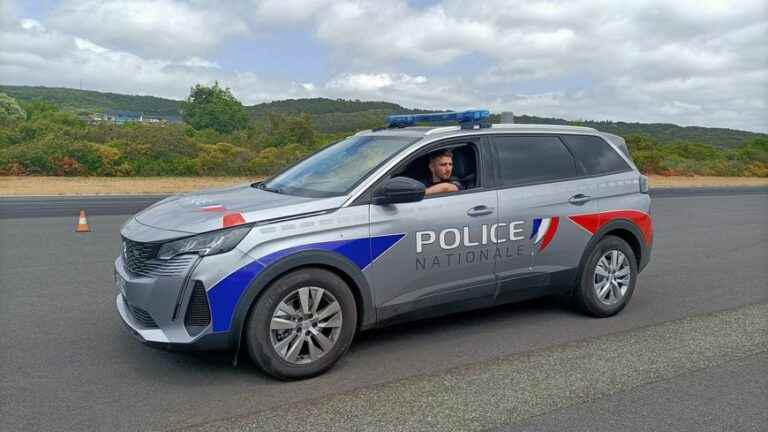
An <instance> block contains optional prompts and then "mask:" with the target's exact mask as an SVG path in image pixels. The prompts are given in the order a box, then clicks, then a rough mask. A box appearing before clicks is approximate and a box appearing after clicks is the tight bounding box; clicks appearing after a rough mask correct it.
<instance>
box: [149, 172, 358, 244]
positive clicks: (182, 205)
mask: <svg viewBox="0 0 768 432" xmlns="http://www.w3.org/2000/svg"><path fill="white" fill-rule="evenodd" d="M344 199H345V198H344V197H332V198H306V197H299V196H293V195H284V194H278V193H274V192H268V191H265V190H262V189H258V188H254V187H252V186H251V185H250V184H243V185H239V186H235V187H230V188H224V189H210V190H204V191H200V192H195V193H188V194H182V195H175V196H172V197H168V198H166V199H164V200H162V201H160V202H158V203H156V204H154V205H152V206H150V207H148V208H147V209H145V210H143V211H141V212H140V213H138V214H137V215H136V216H135V217H134V220H135V221H136V222H138V223H140V224H141V225H144V226H147V227H151V228H155V229H158V230H163V231H172V232H175V233H176V234H177V236H178V235H185V234H198V233H202V232H207V231H213V230H216V229H221V228H224V227H225V224H224V218H225V216H227V215H232V214H240V215H241V216H242V219H240V218H238V217H236V218H235V219H239V220H240V221H241V223H251V222H260V221H264V220H268V219H275V218H284V217H291V216H295V215H300V214H304V213H312V212H317V211H323V210H331V209H335V208H338V207H340V206H341V204H342V203H343V202H344ZM156 234H158V233H156ZM169 234H170V233H169ZM142 237H145V236H142ZM136 240H138V239H136ZM142 241H150V240H147V239H144V240H142Z"/></svg>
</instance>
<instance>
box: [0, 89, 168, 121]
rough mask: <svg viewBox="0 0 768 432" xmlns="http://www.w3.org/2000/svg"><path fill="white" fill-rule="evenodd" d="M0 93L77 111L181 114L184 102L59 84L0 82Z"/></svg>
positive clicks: (24, 100)
mask: <svg viewBox="0 0 768 432" xmlns="http://www.w3.org/2000/svg"><path fill="white" fill-rule="evenodd" d="M0 93H5V94H7V95H8V96H11V97H13V98H15V99H16V100H18V101H21V102H35V101H40V102H47V103H50V104H53V105H56V106H58V107H59V108H61V109H63V110H65V111H71V112H74V113H76V114H88V113H93V112H99V113H101V112H104V111H106V110H113V111H134V112H142V113H144V114H146V115H156V116H164V117H172V118H178V117H179V107H180V106H181V101H176V100H172V99H164V98H159V97H155V96H133V95H124V94H117V93H102V92H97V91H91V90H76V89H70V88H60V87H26V86H4V85H0Z"/></svg>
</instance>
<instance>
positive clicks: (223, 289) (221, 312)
mask: <svg viewBox="0 0 768 432" xmlns="http://www.w3.org/2000/svg"><path fill="white" fill-rule="evenodd" d="M262 270H264V266H263V265H261V263H260V262H258V261H254V262H252V263H250V264H248V265H246V266H243V267H241V268H240V269H239V270H237V271H236V272H234V273H232V274H231V275H229V276H227V277H225V278H224V279H222V280H221V281H220V282H219V283H217V284H216V286H214V287H213V288H211V290H210V291H208V300H209V302H210V304H211V319H212V320H213V331H215V332H220V331H226V330H229V327H230V326H231V324H232V314H233V313H234V311H235V306H237V302H238V300H240V296H241V295H242V294H243V291H245V289H246V288H247V287H248V285H250V283H251V281H252V280H253V278H255V277H256V275H258V274H259V273H261V271H262Z"/></svg>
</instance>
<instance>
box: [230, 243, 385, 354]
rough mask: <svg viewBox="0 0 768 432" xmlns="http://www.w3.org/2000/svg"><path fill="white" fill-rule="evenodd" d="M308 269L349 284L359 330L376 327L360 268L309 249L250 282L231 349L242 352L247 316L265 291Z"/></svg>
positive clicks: (239, 306)
mask: <svg viewBox="0 0 768 432" xmlns="http://www.w3.org/2000/svg"><path fill="white" fill-rule="evenodd" d="M309 267H312V268H321V269H324V270H327V271H330V272H332V273H334V274H336V275H337V276H339V277H340V278H342V279H343V280H344V282H346V283H347V285H349V288H350V290H352V294H353V296H354V297H355V303H356V306H357V327H358V329H366V328H369V327H372V326H373V325H374V324H375V322H376V314H375V307H374V305H373V298H372V293H371V290H370V286H369V285H368V281H367V280H366V278H365V276H364V275H363V272H362V271H361V270H360V268H359V267H358V266H357V265H355V264H354V263H353V262H352V261H350V260H349V259H347V258H346V257H344V256H342V255H340V254H337V253H334V252H330V251H320V250H308V251H302V252H297V253H295V254H293V255H290V256H287V257H285V258H282V259H280V260H279V261H277V262H275V263H273V264H271V265H269V266H268V267H266V268H264V270H262V271H261V272H260V273H259V274H258V275H257V276H256V277H255V278H254V279H253V280H252V281H251V282H250V284H249V285H248V288H247V289H246V290H245V292H244V293H243V295H242V296H241V297H240V299H239V300H238V302H237V306H236V308H235V314H234V317H233V320H232V328H231V329H230V333H231V338H232V346H233V347H234V348H235V351H236V352H237V351H239V349H240V344H241V342H242V340H243V336H244V331H245V322H246V319H247V318H248V313H249V312H250V310H251V308H252V307H253V305H254V304H255V303H256V301H258V299H259V297H260V296H261V294H262V293H263V291H264V288H266V287H267V286H269V284H270V283H272V282H274V281H275V280H277V279H278V278H280V277H281V276H283V275H285V274H286V273H289V272H292V271H295V270H299V269H302V268H309Z"/></svg>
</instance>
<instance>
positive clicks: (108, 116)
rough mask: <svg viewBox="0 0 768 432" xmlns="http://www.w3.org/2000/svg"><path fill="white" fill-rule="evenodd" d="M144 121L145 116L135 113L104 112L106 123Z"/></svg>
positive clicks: (119, 123)
mask: <svg viewBox="0 0 768 432" xmlns="http://www.w3.org/2000/svg"><path fill="white" fill-rule="evenodd" d="M143 120H144V114H143V113H138V112H133V111H104V121H108V122H112V123H114V124H118V125H121V124H125V123H134V122H138V123H141V122H142V121H143Z"/></svg>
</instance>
